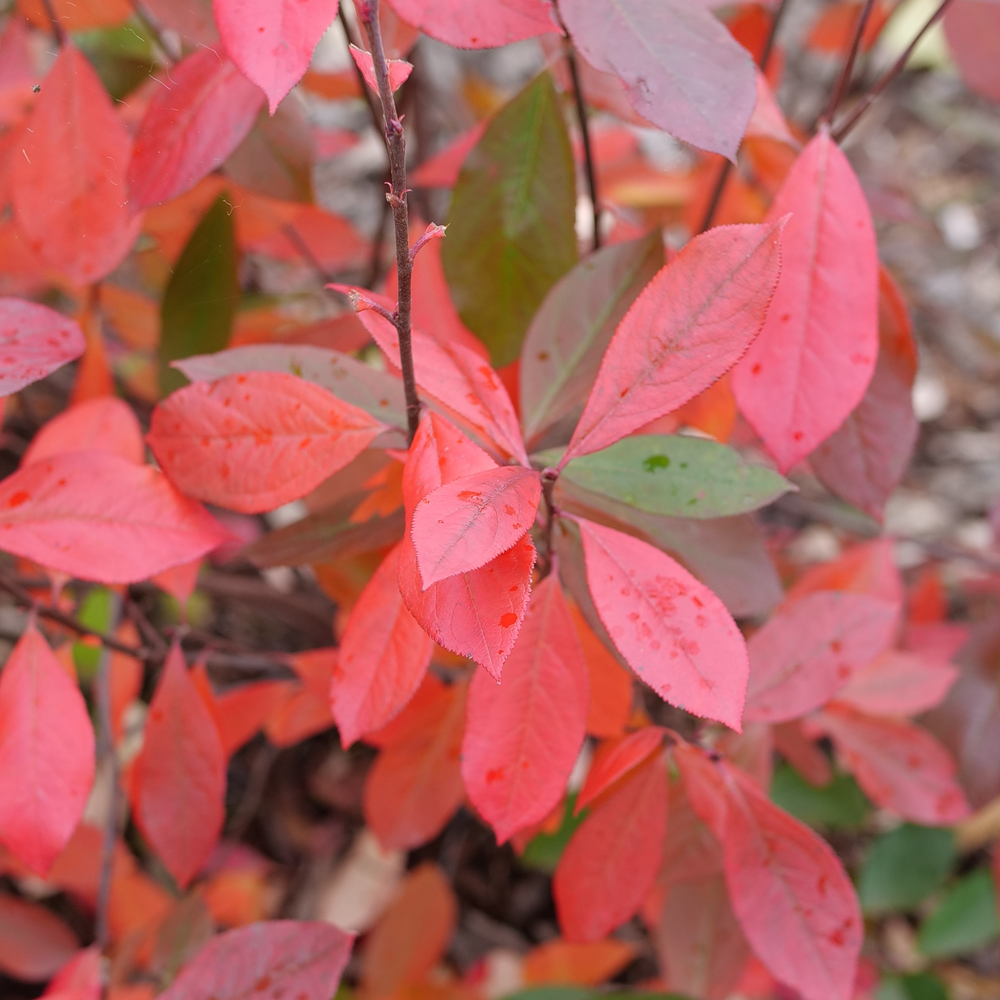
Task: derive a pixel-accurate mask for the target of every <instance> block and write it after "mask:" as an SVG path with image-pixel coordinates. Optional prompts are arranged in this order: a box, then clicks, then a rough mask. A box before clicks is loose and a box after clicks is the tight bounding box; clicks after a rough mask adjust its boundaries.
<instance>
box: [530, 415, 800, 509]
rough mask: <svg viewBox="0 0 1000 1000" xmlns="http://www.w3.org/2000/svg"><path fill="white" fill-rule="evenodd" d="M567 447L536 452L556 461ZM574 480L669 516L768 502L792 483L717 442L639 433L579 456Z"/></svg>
mask: <svg viewBox="0 0 1000 1000" xmlns="http://www.w3.org/2000/svg"><path fill="white" fill-rule="evenodd" d="M561 455H562V449H561V448H560V449H555V448H554V449H552V450H551V451H547V452H542V453H541V454H540V455H538V456H536V460H537V461H538V462H544V464H545V465H555V464H556V463H557V462H558V461H559V458H560V457H561ZM562 475H563V476H564V477H565V478H566V479H568V480H569V481H570V482H571V483H575V484H576V485H577V486H580V487H582V488H583V489H585V490H589V491H591V492H592V493H599V494H601V495H602V496H606V497H609V498H610V499H612V500H618V501H620V502H621V503H624V504H627V505H628V506H629V507H635V508H637V509H638V510H644V511H646V512H647V513H649V514H660V515H664V516H667V517H691V518H704V519H708V518H714V517H732V516H734V515H736V514H745V513H747V512H748V511H751V510H757V508H759V507H763V506H764V505H765V504H769V503H770V502H771V501H772V500H774V499H775V498H776V497H779V496H781V494H782V493H786V492H788V490H791V489H794V487H793V486H792V484H791V483H790V482H788V480H787V479H785V477H784V476H779V475H778V473H777V472H772V471H771V470H770V469H768V468H766V467H765V466H763V465H747V464H746V463H745V462H744V461H743V459H742V458H741V457H740V455H739V453H738V452H736V451H734V450H733V449H732V448H728V447H726V445H724V444H719V443H718V442H716V441H707V440H705V439H704V438H697V437H687V436H685V435H681V434H637V435H635V436H633V437H627V438H624V439H623V440H621V441H618V442H616V443H615V444H613V445H611V447H609V448H605V449H604V450H603V451H597V452H594V453H593V454H592V455H584V456H582V457H581V458H575V459H573V461H571V462H570V463H569V464H568V465H567V466H566V467H565V468H564V469H563V471H562Z"/></svg>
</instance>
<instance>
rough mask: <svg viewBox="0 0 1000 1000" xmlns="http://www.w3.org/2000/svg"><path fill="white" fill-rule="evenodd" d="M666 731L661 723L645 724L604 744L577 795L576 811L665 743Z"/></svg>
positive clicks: (601, 793)
mask: <svg viewBox="0 0 1000 1000" xmlns="http://www.w3.org/2000/svg"><path fill="white" fill-rule="evenodd" d="M664 733H665V730H664V729H661V728H660V727H659V726H646V727H645V728H644V729H640V730H638V731H637V732H634V733H629V735H628V736H623V737H622V738H621V739H620V740H609V741H608V742H606V743H602V744H601V746H600V749H599V750H598V751H597V754H596V755H595V756H594V762H593V764H591V765H590V770H589V771H588V772H587V780H586V781H585V782H584V783H583V788H581V789H580V794H579V795H578V796H577V799H576V807H575V809H574V812H576V813H579V812H580V810H581V809H583V808H585V807H586V806H588V805H590V803H591V802H593V801H594V800H595V799H596V798H597V797H598V796H600V795H603V794H604V792H606V791H607V790H608V789H609V788H610V787H611V786H612V785H613V784H614V783H615V782H616V781H618V780H619V779H620V778H622V777H624V775H626V774H628V773H629V772H630V771H632V770H634V769H635V768H637V767H638V766H639V765H640V764H641V763H642V762H643V761H644V760H645V759H646V758H647V757H648V756H649V755H650V754H651V753H652V752H653V751H654V750H656V749H657V747H660V746H662V745H663V736H664Z"/></svg>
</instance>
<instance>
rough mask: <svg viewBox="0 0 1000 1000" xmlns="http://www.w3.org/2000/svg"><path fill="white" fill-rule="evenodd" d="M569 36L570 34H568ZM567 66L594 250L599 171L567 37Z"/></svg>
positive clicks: (577, 69)
mask: <svg viewBox="0 0 1000 1000" xmlns="http://www.w3.org/2000/svg"><path fill="white" fill-rule="evenodd" d="M567 35H568V33H567ZM564 51H565V55H566V64H567V65H568V66H569V75H570V77H571V78H572V80H573V100H574V101H575V102H576V116H577V118H578V119H579V120H580V135H581V136H582V137H583V163H584V167H585V168H586V172H587V187H588V188H589V190H590V203H591V205H592V206H593V212H594V249H595V250H599V249H600V246H601V206H600V205H599V204H598V201H597V170H596V168H595V165H594V150H593V147H592V146H591V142H590V125H589V123H588V121H587V103H586V101H585V100H584V97H583V84H582V83H581V81H580V67H579V64H578V63H577V61H576V52H575V50H574V49H573V43H572V42H571V41H570V40H569V38H568V37H567V39H566V46H565V50H564Z"/></svg>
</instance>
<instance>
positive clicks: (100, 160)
mask: <svg viewBox="0 0 1000 1000" xmlns="http://www.w3.org/2000/svg"><path fill="white" fill-rule="evenodd" d="M17 145H18V147H19V148H18V149H17V150H16V151H14V152H12V154H11V163H12V166H11V170H12V175H11V194H12V197H13V202H14V213H15V215H16V217H17V223H18V226H19V227H20V229H21V230H22V231H23V232H24V234H25V235H26V236H27V237H28V240H29V241H30V244H31V246H32V248H33V249H34V250H36V252H37V253H39V254H40V255H41V257H42V258H43V259H44V260H45V261H46V263H48V264H49V265H51V266H52V267H55V268H58V269H59V270H60V271H63V272H64V273H65V274H66V275H68V276H69V277H70V278H72V279H73V281H76V282H79V283H80V284H82V285H85V284H89V283H91V282H94V281H99V280H100V279H101V278H103V277H104V276H105V275H106V274H108V273H110V272H111V271H113V270H114V269H115V268H116V267H117V266H118V265H119V264H120V263H121V261H122V259H123V258H124V257H125V255H126V254H127V253H128V251H129V248H130V247H131V246H132V243H133V241H134V240H135V237H136V235H137V234H138V231H139V225H140V223H141V216H134V215H132V214H131V209H130V206H129V204H128V199H127V194H126V192H127V188H126V184H125V176H126V170H127V169H128V162H129V157H130V156H131V152H132V145H131V141H130V140H129V135H128V131H127V130H126V128H125V125H124V124H123V123H122V121H121V119H120V118H119V117H118V115H117V114H116V112H115V109H114V106H113V105H112V103H111V98H110V97H109V96H108V92H107V91H106V90H105V89H104V85H103V84H102V83H101V81H100V79H99V77H98V76H97V73H96V72H95V71H94V69H93V67H92V66H91V65H90V63H89V62H88V61H87V59H86V57H84V56H83V55H82V54H81V53H80V52H79V51H78V50H77V49H75V48H73V46H72V45H65V46H63V48H62V50H61V51H60V53H59V57H58V58H57V59H56V61H55V65H54V66H53V67H52V69H51V70H50V71H49V75H48V76H47V77H46V78H45V82H44V83H43V85H42V92H41V93H40V94H39V95H38V101H37V103H36V104H35V108H34V111H33V112H32V115H31V121H30V125H29V127H28V128H27V130H26V131H25V132H24V133H23V135H22V138H21V139H20V140H19V141H18V143H17Z"/></svg>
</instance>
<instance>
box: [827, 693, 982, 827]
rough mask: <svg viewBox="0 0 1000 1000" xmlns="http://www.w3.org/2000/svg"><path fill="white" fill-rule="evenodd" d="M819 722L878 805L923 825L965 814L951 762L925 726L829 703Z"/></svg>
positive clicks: (947, 821)
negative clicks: (865, 713) (866, 713)
mask: <svg viewBox="0 0 1000 1000" xmlns="http://www.w3.org/2000/svg"><path fill="white" fill-rule="evenodd" d="M817 724H818V725H819V726H820V727H821V728H822V729H823V731H824V732H826V733H827V734H828V735H829V736H830V738H831V739H832V740H833V743H834V746H835V747H836V749H837V755H838V756H839V757H840V759H841V761H842V762H843V764H844V766H845V767H846V768H847V769H848V770H850V771H851V772H852V773H853V774H854V776H855V777H856V778H857V779H858V784H859V785H860V786H861V787H862V789H863V790H864V792H865V794H866V795H867V796H868V797H869V798H870V799H871V800H872V801H873V802H874V803H876V805H879V806H881V807H882V808H883V809H889V810H891V811H892V812H894V813H896V814H898V815H899V816H902V817H903V818H904V819H908V820H910V821H911V822H913V823H922V824H924V825H925V826H949V825H951V824H952V823H957V822H958V821H959V820H960V819H963V818H964V817H965V816H967V815H968V814H969V805H968V803H967V802H966V800H965V793H964V792H963V791H962V789H961V787H960V786H959V784H958V782H957V781H956V780H955V771H956V768H955V762H954V761H953V760H952V758H951V754H949V753H948V751H947V750H946V749H945V748H944V747H943V746H942V745H941V744H940V743H939V742H938V741H937V740H936V739H935V738H934V737H933V736H931V734H930V733H928V732H927V730H925V729H921V728H920V727H919V726H916V725H914V724H913V723H912V722H907V721H906V720H904V719H877V718H873V717H872V716H868V715H862V714H861V713H860V712H856V711H855V710H854V709H852V708H849V707H848V706H846V705H837V704H833V705H830V706H828V707H827V708H826V709H825V711H824V712H823V713H822V715H820V716H819V717H818V719H817Z"/></svg>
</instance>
